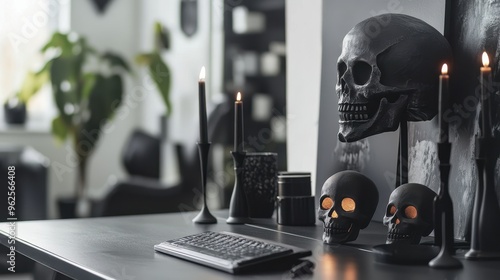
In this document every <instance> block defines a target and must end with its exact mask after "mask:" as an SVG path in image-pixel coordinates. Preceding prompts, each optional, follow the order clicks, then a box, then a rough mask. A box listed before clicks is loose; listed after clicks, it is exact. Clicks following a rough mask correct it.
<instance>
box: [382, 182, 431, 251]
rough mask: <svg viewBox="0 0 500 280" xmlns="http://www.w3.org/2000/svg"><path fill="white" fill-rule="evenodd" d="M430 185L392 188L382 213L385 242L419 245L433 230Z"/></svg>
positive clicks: (410, 184) (413, 184)
mask: <svg viewBox="0 0 500 280" xmlns="http://www.w3.org/2000/svg"><path fill="white" fill-rule="evenodd" d="M435 197H436V193H435V192H434V191H432V190H431V189H430V188H428V187H426V186H424V185H421V184H415V183H409V184H404V185H401V186H399V187H398V188H396V189H395V190H394V191H393V192H392V193H391V196H390V197H389V203H388V204H387V210H386V213H385V216H384V225H386V226H388V233H387V241H386V243H387V244H391V243H406V244H419V243H420V239H421V238H422V236H427V235H429V234H430V233H431V232H432V230H433V229H434V214H433V206H434V198H435Z"/></svg>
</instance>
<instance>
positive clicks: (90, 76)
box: [82, 73, 96, 100]
mask: <svg viewBox="0 0 500 280" xmlns="http://www.w3.org/2000/svg"><path fill="white" fill-rule="evenodd" d="M95 81H96V74H94V73H85V75H83V87H82V99H83V100H87V99H88V98H89V96H90V93H91V92H92V90H93V89H94V86H95Z"/></svg>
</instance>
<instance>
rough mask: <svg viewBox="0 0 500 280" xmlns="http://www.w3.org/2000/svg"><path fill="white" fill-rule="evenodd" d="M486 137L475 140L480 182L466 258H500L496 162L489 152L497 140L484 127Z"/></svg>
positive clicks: (499, 212)
mask: <svg viewBox="0 0 500 280" xmlns="http://www.w3.org/2000/svg"><path fill="white" fill-rule="evenodd" d="M485 133H486V134H485V137H479V138H478V139H477V140H476V165H477V172H478V184H477V188H476V196H475V198H474V210H473V213H472V215H473V216H472V234H471V248H470V250H469V252H467V254H465V258H466V259H496V258H500V238H499V237H500V225H499V224H498V223H497V222H494V221H495V220H496V219H498V217H500V207H499V205H498V200H497V195H496V192H495V189H494V187H495V186H494V178H493V174H494V172H495V170H494V168H493V166H494V164H495V163H494V162H492V161H491V159H490V157H489V156H488V151H490V150H491V149H489V147H493V146H492V145H494V144H495V143H494V142H493V141H492V140H493V139H492V138H491V137H489V135H488V132H487V131H485Z"/></svg>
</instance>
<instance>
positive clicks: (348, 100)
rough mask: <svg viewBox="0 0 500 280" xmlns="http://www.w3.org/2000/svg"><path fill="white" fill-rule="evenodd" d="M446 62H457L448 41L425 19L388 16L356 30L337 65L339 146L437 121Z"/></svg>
mask: <svg viewBox="0 0 500 280" xmlns="http://www.w3.org/2000/svg"><path fill="white" fill-rule="evenodd" d="M445 62H446V63H448V64H450V62H451V47H450V45H449V44H448V41H447V40H446V39H445V38H444V36H443V35H441V33H439V31H437V30H436V29H434V27H432V26H430V25H429V24H427V23H425V22H424V21H422V20H420V19H417V18H414V17H411V16H407V15H402V14H383V15H379V16H375V17H371V18H368V19H366V20H364V21H362V22H360V23H358V24H356V25H355V26H354V27H353V28H352V29H351V30H350V31H349V33H347V35H346V36H345V37H344V41H343V44H342V53H341V54H340V56H339V58H338V64H337V73H338V76H337V86H336V92H337V95H338V98H339V101H338V105H339V107H338V110H339V134H338V137H339V140H340V141H342V142H354V141H357V140H360V139H363V138H365V137H368V136H371V135H375V134H379V133H382V132H387V131H395V130H396V129H397V128H398V126H399V123H400V122H401V120H406V121H426V120H430V119H432V118H433V117H434V116H435V115H436V113H437V104H438V94H437V92H438V78H437V77H438V75H439V71H440V69H441V66H442V64H443V63H445Z"/></svg>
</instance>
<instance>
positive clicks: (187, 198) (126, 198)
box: [92, 131, 201, 216]
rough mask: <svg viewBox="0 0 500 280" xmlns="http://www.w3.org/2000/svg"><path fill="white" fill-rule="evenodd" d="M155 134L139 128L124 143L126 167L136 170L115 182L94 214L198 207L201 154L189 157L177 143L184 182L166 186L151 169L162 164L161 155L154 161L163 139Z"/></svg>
mask: <svg viewBox="0 0 500 280" xmlns="http://www.w3.org/2000/svg"><path fill="white" fill-rule="evenodd" d="M153 138H154V137H152V136H147V135H146V134H145V133H143V132H140V131H135V132H134V133H133V135H132V137H131V141H129V142H128V144H127V146H126V147H125V150H124V156H123V160H124V164H125V165H126V166H127V167H126V169H127V170H129V171H130V170H133V171H134V172H133V174H131V175H132V176H131V177H130V178H128V179H127V180H124V181H120V182H118V183H116V184H115V185H114V186H113V187H112V188H111V191H110V192H108V193H107V194H106V196H105V197H104V198H103V200H102V201H100V202H98V203H97V204H95V205H94V207H93V211H92V212H93V213H92V215H93V216H119V215H134V214H153V213H166V212H179V211H192V210H195V209H196V208H197V204H198V199H199V195H197V194H199V193H200V191H199V188H200V180H201V179H200V167H199V159H198V154H197V153H193V156H192V157H190V158H188V157H187V156H186V153H185V152H184V149H183V147H182V146H181V145H176V147H175V150H176V153H177V159H178V163H179V170H180V175H181V180H180V181H181V182H180V183H179V184H178V185H176V186H172V187H167V186H164V185H163V184H161V182H160V181H159V180H158V178H157V177H156V176H154V175H155V174H153V173H151V172H149V171H148V170H150V169H149V168H157V170H159V166H158V167H155V164H158V165H159V159H158V161H157V163H155V162H156V161H155V160H156V158H155V156H157V155H159V154H160V153H159V151H160V141H159V140H158V141H154V139H153ZM155 145H158V146H157V147H154V146H155ZM151 153H153V154H151ZM135 165H139V167H134V166H135ZM141 165H142V167H141ZM146 165H147V166H148V167H147V168H146ZM141 170H142V171H144V172H146V174H144V173H141ZM155 170H156V169H155ZM148 172H149V173H148ZM155 177H156V178H155Z"/></svg>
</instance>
